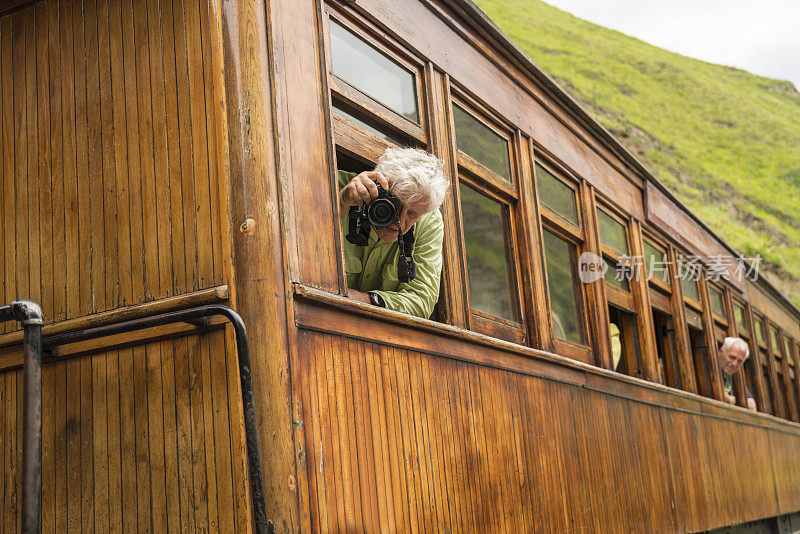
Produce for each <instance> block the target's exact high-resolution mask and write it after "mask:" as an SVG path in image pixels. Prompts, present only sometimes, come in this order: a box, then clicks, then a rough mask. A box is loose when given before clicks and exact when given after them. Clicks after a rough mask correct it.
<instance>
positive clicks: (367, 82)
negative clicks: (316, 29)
mask: <svg viewBox="0 0 800 534" xmlns="http://www.w3.org/2000/svg"><path fill="white" fill-rule="evenodd" d="M330 22H331V24H330V31H331V63H332V68H333V73H334V74H335V75H336V76H338V77H339V78H341V79H343V80H344V81H346V82H347V83H349V84H350V85H352V86H353V87H355V88H356V89H359V90H360V91H362V92H363V93H365V94H367V95H369V96H371V97H372V98H374V99H375V100H377V101H378V102H380V103H381V104H383V105H385V106H386V107H388V108H390V109H393V110H394V111H396V112H397V113H399V114H400V115H402V116H404V117H406V118H407V119H409V120H412V121H414V122H418V121H419V116H418V114H417V98H416V87H415V83H414V74H413V73H412V72H410V71H409V70H407V69H406V68H404V67H401V66H400V65H399V64H397V63H396V62H394V61H393V60H391V59H389V58H388V57H386V56H385V55H383V54H382V53H381V52H379V51H378V50H376V49H375V48H374V47H373V46H372V45H370V44H369V43H367V42H366V41H364V40H363V39H362V38H361V37H359V36H357V35H355V34H354V33H353V32H351V31H350V30H348V29H347V28H345V27H344V26H342V25H341V24H339V23H338V22H337V21H336V20H334V19H333V18H331V19H330Z"/></svg>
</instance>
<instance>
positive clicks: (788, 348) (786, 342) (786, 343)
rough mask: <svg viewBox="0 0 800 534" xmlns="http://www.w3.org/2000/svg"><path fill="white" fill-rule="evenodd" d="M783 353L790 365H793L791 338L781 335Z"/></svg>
mask: <svg viewBox="0 0 800 534" xmlns="http://www.w3.org/2000/svg"><path fill="white" fill-rule="evenodd" d="M783 353H784V354H785V355H786V359H787V361H788V362H789V364H790V365H794V353H793V352H792V340H791V338H790V337H789V336H786V335H784V336H783Z"/></svg>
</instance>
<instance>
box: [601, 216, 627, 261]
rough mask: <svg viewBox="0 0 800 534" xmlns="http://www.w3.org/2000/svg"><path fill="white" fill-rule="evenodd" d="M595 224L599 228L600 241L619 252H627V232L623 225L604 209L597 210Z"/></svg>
mask: <svg viewBox="0 0 800 534" xmlns="http://www.w3.org/2000/svg"><path fill="white" fill-rule="evenodd" d="M597 225H598V227H599V229H600V241H602V243H603V244H604V245H607V246H609V247H611V248H612V249H614V250H615V251H616V252H619V253H621V254H628V232H627V230H626V228H625V225H624V224H623V223H621V222H620V221H618V220H617V219H615V218H614V217H612V216H611V215H610V214H608V213H607V212H606V211H605V210H602V209H598V210H597Z"/></svg>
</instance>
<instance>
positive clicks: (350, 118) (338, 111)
mask: <svg viewBox="0 0 800 534" xmlns="http://www.w3.org/2000/svg"><path fill="white" fill-rule="evenodd" d="M332 109H333V114H334V115H337V116H339V117H341V118H343V119H345V120H346V121H349V122H352V123H353V124H355V125H356V126H359V127H360V128H363V129H364V130H366V131H368V132H369V133H371V134H375V135H377V136H378V137H380V138H381V139H385V140H386V141H389V142H390V143H393V144H395V145H399V146H404V145H405V143H403V142H402V141H400V140H399V139H397V138H395V137H392V136H391V135H389V134H387V133H385V132H382V131H380V130H378V129H377V128H375V127H374V126H371V125H369V124H367V123H366V122H364V121H362V120H361V119H359V118H358V117H356V116H355V115H353V114H351V113H349V112H347V111H345V110H344V109H341V108H340V107H339V106H338V105H337V104H336V103H334V104H333V108H332Z"/></svg>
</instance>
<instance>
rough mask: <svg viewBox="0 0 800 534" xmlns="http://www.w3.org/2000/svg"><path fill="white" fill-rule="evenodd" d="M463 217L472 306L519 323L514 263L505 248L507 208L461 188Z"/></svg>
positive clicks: (469, 189)
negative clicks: (515, 295)
mask: <svg viewBox="0 0 800 534" xmlns="http://www.w3.org/2000/svg"><path fill="white" fill-rule="evenodd" d="M459 190H460V192H461V215H462V218H463V220H462V222H463V227H464V243H465V245H466V251H467V273H468V276H469V300H470V306H471V307H472V308H473V309H475V310H478V311H481V312H484V313H489V314H491V315H495V316H497V317H503V318H505V319H510V320H512V321H519V314H518V313H517V306H516V299H515V298H514V296H513V294H512V292H513V291H514V288H515V284H514V282H513V280H514V279H513V274H512V273H513V262H512V260H510V259H509V257H508V246H507V244H506V237H505V236H506V235H507V231H506V220H507V213H506V210H507V208H506V207H505V206H503V205H501V204H498V203H497V202H495V201H493V200H490V199H488V198H486V197H485V196H483V195H481V194H480V193H478V192H477V191H475V190H474V189H472V188H470V187H468V186H466V185H464V184H461V186H460V188H459Z"/></svg>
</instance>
